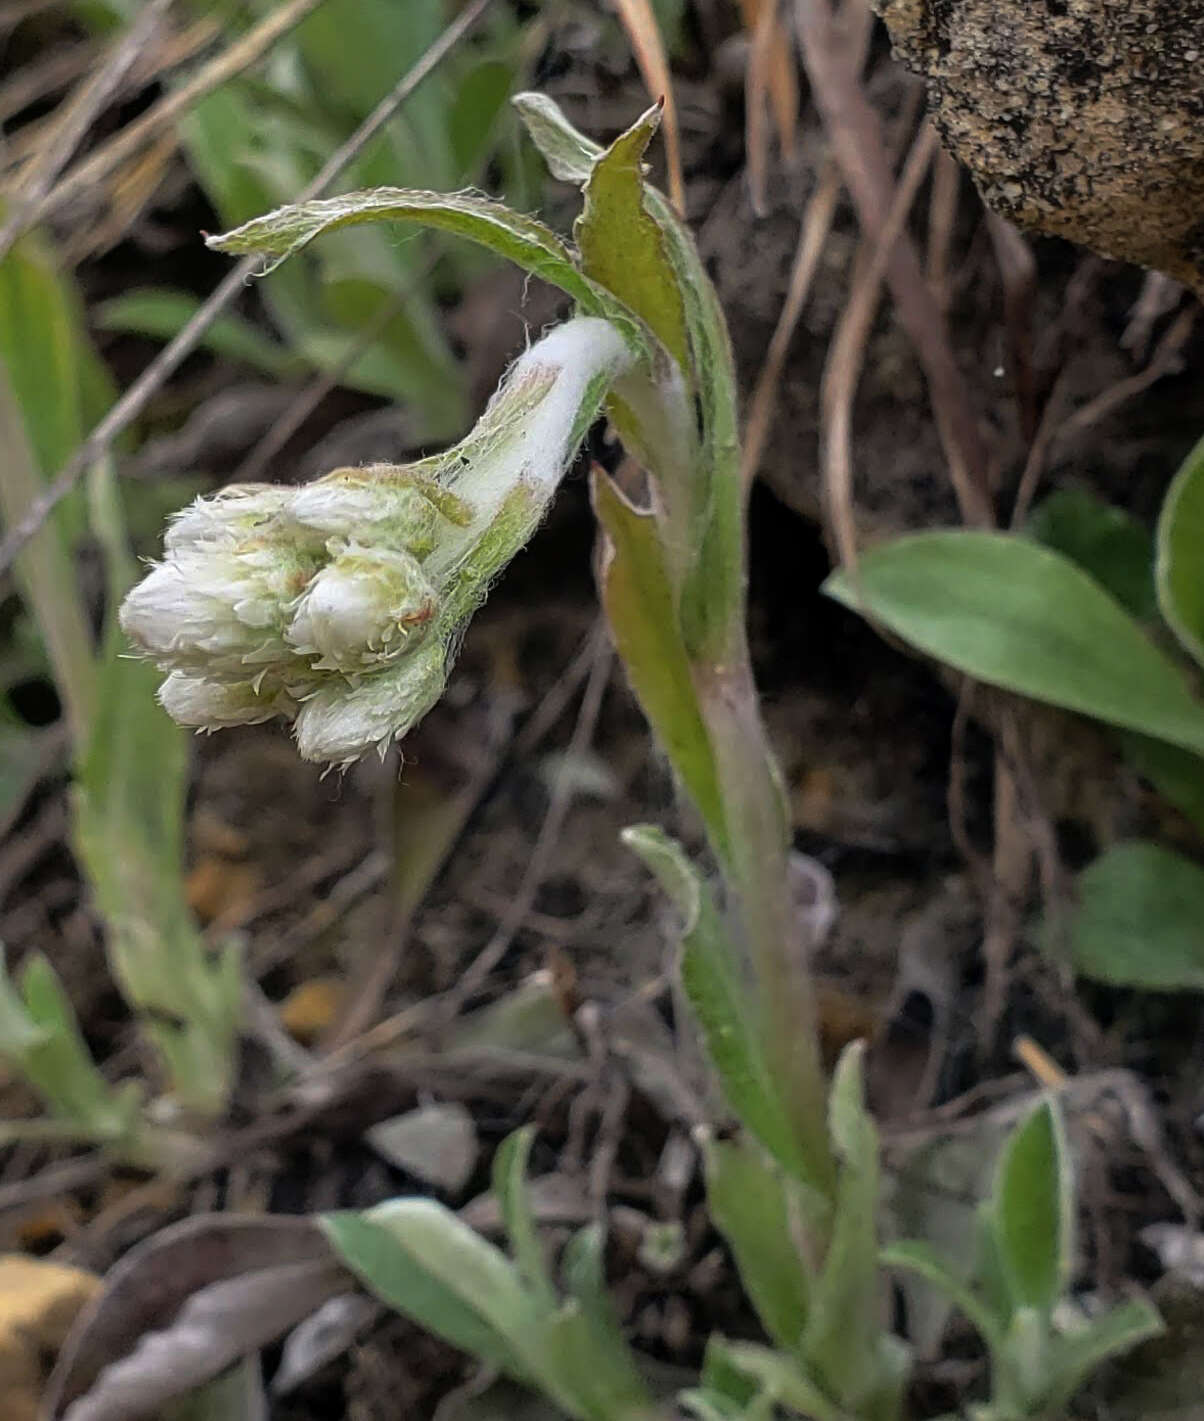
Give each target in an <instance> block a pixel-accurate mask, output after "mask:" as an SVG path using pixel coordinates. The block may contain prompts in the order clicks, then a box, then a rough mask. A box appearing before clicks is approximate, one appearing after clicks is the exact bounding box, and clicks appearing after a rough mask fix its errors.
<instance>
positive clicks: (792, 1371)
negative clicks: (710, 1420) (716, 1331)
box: [703, 1337, 851, 1421]
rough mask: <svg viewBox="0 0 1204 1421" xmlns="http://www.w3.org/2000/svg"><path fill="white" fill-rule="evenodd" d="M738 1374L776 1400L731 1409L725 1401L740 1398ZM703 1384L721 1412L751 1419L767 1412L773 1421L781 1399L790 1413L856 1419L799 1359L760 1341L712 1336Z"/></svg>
mask: <svg viewBox="0 0 1204 1421" xmlns="http://www.w3.org/2000/svg"><path fill="white" fill-rule="evenodd" d="M732 1374H735V1377H743V1378H745V1379H747V1381H748V1382H749V1383H751V1384H752V1388H753V1393H754V1396H755V1397H760V1398H763V1399H764V1400H765V1401H766V1402H768V1403H770V1404H769V1405H766V1406H764V1407H758V1406H757V1405H756V1402H755V1401H752V1402H750V1403H746V1406H745V1408H744V1409H743V1410H738V1411H737V1410H732V1409H730V1408H728V1407H725V1406H724V1405H723V1403H724V1402H725V1401H727V1400H728V1399H729V1398H731V1399H734V1396H733V1394H734V1393H735V1390H736V1387H735V1385H734V1384H733V1383H734V1378H733V1376H732ZM703 1382H704V1387H703V1400H704V1401H705V1400H707V1399H708V1394H709V1396H710V1397H713V1399H714V1404H715V1405H716V1414H726V1415H732V1416H736V1415H739V1416H743V1417H747V1418H752V1417H761V1416H764V1417H765V1418H766V1421H768V1418H769V1417H771V1416H772V1415H773V1404H775V1403H776V1405H778V1406H783V1407H785V1408H786V1409H787V1410H788V1411H793V1412H796V1413H797V1414H798V1415H800V1416H806V1417H808V1418H809V1419H810V1421H851V1418H850V1417H849V1416H848V1414H847V1413H846V1412H845V1411H843V1410H842V1409H841V1408H840V1407H839V1406H837V1405H835V1404H834V1403H833V1402H832V1401H831V1400H830V1399H829V1398H828V1397H827V1396H825V1395H824V1392H823V1390H822V1389H821V1388H820V1387H819V1386H818V1385H817V1384H816V1382H815V1381H813V1380H812V1379H811V1377H809V1376H808V1375H807V1374H806V1373H805V1372H804V1371H803V1370H802V1368H801V1367H800V1366H799V1364H798V1362H797V1361H795V1359H794V1358H793V1357H789V1356H787V1355H785V1353H782V1352H777V1351H774V1349H773V1348H771V1347H762V1346H761V1345H760V1344H759V1343H756V1342H730V1341H728V1340H727V1339H726V1338H722V1337H712V1338H711V1340H710V1342H709V1343H708V1344H707V1361H706V1369H705V1371H704V1373H703Z"/></svg>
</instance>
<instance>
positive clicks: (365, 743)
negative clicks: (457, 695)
mask: <svg viewBox="0 0 1204 1421" xmlns="http://www.w3.org/2000/svg"><path fill="white" fill-rule="evenodd" d="M446 657H447V652H446V649H445V648H444V645H443V643H442V642H441V641H434V642H428V643H427V645H426V646H424V647H421V648H420V649H419V650H418V651H416V652H414V653H413V654H412V655H410V656H407V657H404V658H403V659H402V660H401V661H399V662H397V663H396V665H394V666H392V667H390V668H389V669H387V670H385V671H378V672H377V673H376V674H375V675H373V676H365V677H364V678H363V680H362V681H361V682H360V683H359V684H358V685H357V686H350V685H348V684H346V683H341V684H340V682H338V681H335V680H332V681H330V682H329V683H328V684H327V685H325V686H323V688H322V689H321V690H320V691H317V692H316V693H315V694H314V695H312V696H311V697H310V698H309V699H308V700H306V701H304V702H303V703H302V705H301V707H300V708H299V710H298V711H297V718H296V721H295V722H294V726H293V730H294V734H295V735H296V737H297V749H298V750H299V751H300V753H301V758H302V759H304V760H318V761H320V762H324V763H326V764H330V765H346V764H350V763H351V761H353V760H358V759H359V757H360V756H361V755H362V754H364V752H365V751H366V750H371V749H372V748H374V747H375V748H377V749H379V750H381V751H382V752H383V751H384V750H385V748H386V747H387V746H388V744H389V742H390V741H391V740H396V739H400V737H401V736H403V735H404V734H405V733H406V732H407V731H408V730H411V729H412V728H413V727H414V726H415V725H417V724H418V722H419V721H420V720H421V719H422V717H423V716H424V715H425V714H426V713H427V711H429V710H430V709H431V707H432V706H433V705H434V704H435V702H436V701H438V699H439V697H440V696H441V695H442V694H443V688H444V686H446V684H447V669H446Z"/></svg>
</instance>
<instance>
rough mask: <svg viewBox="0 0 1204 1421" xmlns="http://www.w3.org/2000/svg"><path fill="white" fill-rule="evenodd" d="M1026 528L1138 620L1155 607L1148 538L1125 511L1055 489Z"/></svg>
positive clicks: (1090, 496)
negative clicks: (1067, 559)
mask: <svg viewBox="0 0 1204 1421" xmlns="http://www.w3.org/2000/svg"><path fill="white" fill-rule="evenodd" d="M1028 530H1029V532H1030V533H1031V534H1032V535H1033V537H1034V538H1036V539H1037V541H1038V542H1039V543H1043V544H1044V545H1045V546H1046V547H1047V548H1053V549H1054V551H1055V552H1059V553H1063V554H1064V555H1065V556H1066V557H1068V558H1069V559H1070V560H1071V562H1074V563H1077V564H1078V565H1079V567H1081V568H1082V569H1083V571H1084V572H1087V573H1090V574H1091V576H1092V577H1094V578H1095V580H1096V581H1097V582H1098V583H1099V584H1100V586H1101V587H1103V588H1104V590H1105V591H1107V592H1110V593H1111V594H1112V596H1113V597H1115V598H1116V600H1117V601H1118V602H1119V603H1120V605H1121V606H1122V607H1123V608H1124V609H1125V610H1126V611H1127V612H1131V613H1132V614H1133V616H1135V617H1136V618H1138V620H1139V621H1143V622H1145V621H1149V620H1151V619H1152V618H1153V617H1154V615H1155V614H1156V613H1157V611H1158V601H1157V598H1156V597H1155V595H1154V539H1153V537H1152V536H1151V535H1150V532H1149V530H1148V529H1147V528H1145V527H1144V526H1143V525H1142V524H1141V523H1139V522H1138V521H1137V519H1136V518H1134V517H1133V516H1132V514H1130V513H1126V512H1125V510H1124V509H1123V508H1117V507H1116V505H1115V504H1112V503H1105V502H1104V501H1103V499H1101V498H1096V496H1095V495H1094V494H1092V493H1088V492H1087V490H1086V489H1081V488H1060V489H1056V490H1055V491H1054V492H1053V493H1051V494H1050V495H1049V497H1048V498H1047V499H1045V500H1044V501H1043V502H1042V503H1041V504H1040V505H1039V506H1038V507H1037V508H1036V509H1034V511H1033V516H1032V518H1030V519H1029V525H1028Z"/></svg>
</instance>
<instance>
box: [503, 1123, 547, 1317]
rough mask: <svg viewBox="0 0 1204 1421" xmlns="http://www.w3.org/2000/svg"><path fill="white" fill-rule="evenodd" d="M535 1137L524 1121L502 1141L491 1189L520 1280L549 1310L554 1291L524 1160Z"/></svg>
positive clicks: (532, 1130)
mask: <svg viewBox="0 0 1204 1421" xmlns="http://www.w3.org/2000/svg"><path fill="white" fill-rule="evenodd" d="M534 1140H535V1128H534V1126H532V1125H526V1126H524V1127H523V1128H522V1129H521V1130H515V1131H514V1133H513V1134H511V1135H507V1136H506V1138H505V1139H504V1140H503V1141H502V1143H501V1145H500V1147H499V1148H498V1152H497V1154H496V1155H495V1156H494V1160H493V1192H494V1194H495V1195H496V1196H497V1201H498V1206H499V1207H500V1209H501V1211H502V1222H503V1223H504V1224H505V1225H506V1234H507V1237H508V1238H509V1240H510V1250H511V1252H512V1253H513V1254H514V1261H515V1262H516V1263H517V1264H518V1268H519V1272H520V1273H521V1274H522V1275H523V1281H524V1282H525V1283H526V1285H527V1287H528V1288H529V1289H530V1290H531V1291H532V1292H533V1293H534V1294H535V1296H536V1297H537V1298H538V1299H539V1300H540V1302H541V1303H542V1304H543V1306H544V1307H545V1308H546V1309H547V1310H548V1311H549V1312H551V1311H552V1309H553V1308H554V1307H555V1306H556V1292H555V1289H554V1288H553V1287H552V1280H551V1276H550V1275H549V1273H548V1265H547V1260H546V1259H545V1257H544V1252H543V1245H542V1244H541V1243H540V1241H539V1235H538V1234H537V1232H536V1228H535V1215H534V1212H533V1211H532V1208H531V1194H530V1190H529V1189H528V1187H527V1162H528V1161H529V1160H530V1158H531V1145H532V1143H533V1142H534Z"/></svg>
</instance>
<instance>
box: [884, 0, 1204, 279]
mask: <svg viewBox="0 0 1204 1421" xmlns="http://www.w3.org/2000/svg"><path fill="white" fill-rule="evenodd" d="M875 3H876V7H877V9H878V10H879V12H880V13H881V15H882V17H883V18H884V19H885V21H886V23H887V26H888V28H889V29H890V33H891V38H892V40H893V42H894V45H895V49H896V52H897V53H898V55H899V57H900V58H901V59H902V60H903V61H904V62H905V63H906V64H908V65H909V66H911V67H912V68H914V69H916V70H918V71H919V72H920V73H921V74H923V75H924V77H925V78H926V80H927V83H928V92H929V101H930V105H931V109H932V114H933V119H934V122H935V123H936V126H937V128H938V130H939V132H940V134H941V136H942V138H943V140H944V141H945V142H946V143H947V145H948V146H949V148H950V149H951V150H952V151H953V153H954V154H955V155H956V156H957V158H958V159H959V160H960V161H961V162H963V163H964V164H965V165H966V167H967V168H969V170H970V172H971V173H972V174H973V176H974V178H975V180H976V182H977V183H978V185H979V187H980V189H981V191H982V193H983V196H984V198H985V199H986V201H987V202H988V203H990V205H991V206H992V207H994V208H995V209H996V210H997V211H999V212H1001V213H1003V215H1004V216H1006V217H1009V218H1011V219H1012V220H1013V221H1014V222H1016V223H1017V224H1018V225H1020V226H1022V227H1027V228H1030V229H1033V230H1036V231H1039V232H1047V233H1051V234H1053V235H1056V236H1061V237H1068V238H1070V239H1071V240H1072V241H1075V242H1081V243H1083V244H1084V245H1085V246H1089V247H1092V248H1094V249H1095V250H1096V251H1098V252H1102V253H1103V254H1104V255H1106V256H1110V257H1117V258H1121V259H1124V260H1127V261H1132V262H1137V263H1140V264H1141V265H1143V266H1151V267H1156V268H1158V269H1159V270H1161V271H1164V272H1167V273H1168V274H1169V275H1171V276H1173V277H1176V278H1177V279H1179V280H1180V281H1183V282H1186V283H1187V284H1189V285H1191V286H1193V287H1194V288H1195V289H1196V291H1197V292H1201V291H1204V0H875Z"/></svg>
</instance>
